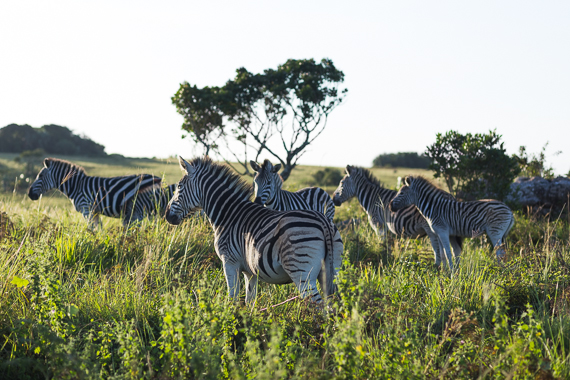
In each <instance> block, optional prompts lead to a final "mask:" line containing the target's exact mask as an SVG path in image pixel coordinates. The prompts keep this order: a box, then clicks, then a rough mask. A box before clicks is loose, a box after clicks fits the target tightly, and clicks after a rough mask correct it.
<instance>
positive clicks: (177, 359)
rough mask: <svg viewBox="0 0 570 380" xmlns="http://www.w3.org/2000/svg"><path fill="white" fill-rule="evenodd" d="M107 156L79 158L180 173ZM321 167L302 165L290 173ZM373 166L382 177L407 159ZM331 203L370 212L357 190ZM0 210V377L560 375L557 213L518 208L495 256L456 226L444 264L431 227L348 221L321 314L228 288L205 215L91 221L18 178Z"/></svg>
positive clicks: (562, 235)
mask: <svg viewBox="0 0 570 380" xmlns="http://www.w3.org/2000/svg"><path fill="white" fill-rule="evenodd" d="M12 159H13V157H12V158H11V157H9V156H6V155H2V156H0V161H4V163H5V165H8V164H12V163H11V161H10V160H12ZM69 159H72V160H73V158H69ZM106 160H107V159H100V160H82V159H75V160H74V161H76V162H78V163H80V164H81V165H83V166H84V167H85V168H86V170H87V173H88V174H91V175H106V176H111V175H123V174H131V173H136V172H142V171H145V172H151V173H153V174H156V175H164V177H165V179H166V181H167V182H168V183H170V182H175V181H177V180H178V179H179V178H180V176H181V174H180V171H179V168H178V164H177V163H176V162H174V160H170V162H169V161H168V160H141V159H136V160H135V159H125V160H121V162H119V161H114V160H111V159H109V160H108V161H106ZM317 169H318V168H314V167H312V168H311V167H301V168H300V169H299V170H298V171H294V172H293V173H294V174H293V175H292V177H291V179H290V180H289V181H287V186H290V187H292V188H294V187H301V186H304V185H307V184H309V183H308V181H310V174H311V173H312V172H314V170H317ZM400 172H402V173H401V174H400ZM375 173H376V174H377V175H378V176H379V177H380V179H381V180H382V181H383V182H385V183H387V184H390V183H392V184H395V179H396V177H397V176H398V175H403V174H408V173H407V170H404V169H397V172H396V173H394V170H393V169H392V170H387V169H383V170H377V171H376V172H375ZM424 174H425V175H427V174H428V173H425V172H424ZM304 181H306V182H304ZM392 186H393V185H391V186H390V187H392ZM337 211H338V212H337V214H338V218H339V219H344V218H347V217H354V218H361V219H365V215H364V214H363V212H362V210H361V209H360V207H359V205H358V203H357V202H351V203H349V204H345V205H343V206H342V207H341V208H340V209H338V210H337ZM0 212H1V217H0V288H1V292H2V296H1V297H0V300H1V302H2V305H1V307H0V331H1V344H0V347H1V349H0V356H1V362H0V378H2V379H36V378H42V379H43V378H57V379H61V378H68V379H92V378H114V379H170V378H180V379H185V378H196V379H217V378H229V379H285V378H309V379H320V378H322V379H366V378H368V379H377V378H395V379H409V378H417V379H423V378H445V379H448V378H455V379H464V378H465V379H470V378H499V379H503V378H504V379H510V378H516V379H519V378H523V379H552V378H560V379H565V378H569V377H570V362H569V360H570V356H569V355H570V351H569V350H570V246H569V235H570V229H569V226H568V223H567V222H566V221H565V220H566V219H565V220H554V221H545V220H542V219H537V218H534V217H529V216H524V215H522V214H518V213H517V216H516V217H517V224H516V226H515V228H514V229H513V231H512V232H511V234H510V235H509V238H508V240H509V242H508V258H507V261H506V262H505V263H504V264H503V265H498V264H497V263H496V261H495V259H494V256H493V254H492V252H491V250H490V246H489V244H488V243H487V242H486V240H485V239H473V240H467V242H466V244H465V250H464V253H463V257H462V262H461V265H460V268H459V270H458V271H457V272H456V273H454V274H453V275H451V274H450V273H449V272H448V271H446V270H440V271H438V270H436V269H434V268H433V257H432V254H431V249H430V247H429V242H428V241H427V240H426V239H420V240H399V239H394V238H392V237H389V239H387V240H383V241H381V240H379V239H378V238H377V237H376V236H375V235H374V233H373V232H372V230H371V228H370V227H369V226H368V225H367V224H366V223H362V224H360V225H358V226H357V227H355V229H354V230H353V229H347V230H343V231H342V237H343V240H344V244H345V251H344V258H343V269H342V271H341V274H340V278H339V279H338V284H339V289H340V290H339V293H338V296H337V297H336V298H335V300H334V304H335V305H334V309H335V313H333V314H331V315H324V314H323V313H322V312H320V311H319V310H318V309H317V308H315V307H314V306H312V305H310V304H307V303H305V302H303V301H300V300H293V301H290V302H286V303H283V304H281V303H282V302H284V301H286V300H287V299H289V298H291V297H294V296H296V295H297V291H296V289H295V288H294V286H292V285H285V286H274V285H268V284H260V288H259V290H258V298H257V300H256V302H255V304H252V305H244V304H243V299H244V297H245V295H244V294H242V295H241V296H242V297H241V298H242V302H241V303H233V302H231V301H230V300H229V299H228V296H227V288H226V284H225V280H224V275H223V272H222V270H221V263H220V261H219V259H218V258H217V256H216V255H215V253H214V247H213V235H212V231H211V229H210V227H209V224H208V223H207V221H205V220H202V219H200V218H191V219H189V220H187V221H186V222H185V223H183V224H181V225H180V226H171V225H169V224H168V223H166V222H165V221H164V220H150V221H145V222H144V223H143V224H142V225H141V226H140V228H132V229H130V230H128V231H124V230H123V229H122V228H121V226H120V223H119V221H118V220H114V219H109V218H105V219H104V226H103V228H102V229H100V230H96V231H90V230H88V229H87V226H86V223H85V221H84V220H83V219H82V217H81V216H80V214H79V213H77V212H74V211H73V209H72V206H71V203H70V202H69V201H67V200H66V199H64V198H62V197H60V196H56V195H50V196H47V197H44V198H43V199H42V201H41V203H39V202H32V201H30V200H29V199H27V197H26V196H25V195H24V194H22V193H8V194H2V195H0ZM278 304H281V305H279V306H275V307H272V306H274V305H278ZM266 308H267V310H264V309H266Z"/></svg>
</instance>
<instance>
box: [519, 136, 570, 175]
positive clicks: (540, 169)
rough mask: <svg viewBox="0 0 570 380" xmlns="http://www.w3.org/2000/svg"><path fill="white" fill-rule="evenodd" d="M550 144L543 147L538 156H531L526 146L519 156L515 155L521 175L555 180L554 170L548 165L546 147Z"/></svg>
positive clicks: (520, 150)
mask: <svg viewBox="0 0 570 380" xmlns="http://www.w3.org/2000/svg"><path fill="white" fill-rule="evenodd" d="M547 146H548V142H547V143H546V144H544V146H543V147H542V151H541V152H540V153H539V154H538V155H536V154H532V155H529V154H528V153H527V151H526V147H525V146H521V147H520V148H519V154H518V155H515V156H514V157H515V158H516V160H517V162H518V164H519V167H520V169H521V174H522V175H523V176H525V177H536V176H539V177H543V178H546V179H552V178H554V169H553V168H552V166H548V165H547V164H546V155H545V153H546V147H547ZM560 153H562V152H556V153H554V155H558V154H560ZM569 174H570V173H569Z"/></svg>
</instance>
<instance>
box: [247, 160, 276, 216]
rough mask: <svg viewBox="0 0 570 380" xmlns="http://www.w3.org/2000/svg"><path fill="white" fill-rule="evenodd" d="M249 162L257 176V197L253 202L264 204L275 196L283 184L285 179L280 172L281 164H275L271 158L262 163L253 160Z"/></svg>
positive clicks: (254, 182)
mask: <svg viewBox="0 0 570 380" xmlns="http://www.w3.org/2000/svg"><path fill="white" fill-rule="evenodd" d="M249 163H250V165H251V167H252V169H253V170H254V171H255V176H254V177H253V187H254V191H255V199H254V201H253V202H254V203H257V204H259V205H262V206H263V205H265V204H266V203H267V202H268V201H270V200H271V199H273V198H274V197H275V194H276V193H277V191H278V190H279V189H281V186H282V185H283V179H282V178H281V176H280V175H279V173H278V172H279V169H281V164H277V165H275V166H273V165H272V164H271V162H270V161H269V160H265V161H263V164H262V165H259V164H258V163H257V162H255V161H253V160H252V161H250V162H249Z"/></svg>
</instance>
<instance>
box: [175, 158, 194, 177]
mask: <svg viewBox="0 0 570 380" xmlns="http://www.w3.org/2000/svg"><path fill="white" fill-rule="evenodd" d="M178 162H179V163H180V169H182V171H183V172H185V173H186V174H192V173H193V172H194V167H193V166H192V165H190V163H189V162H188V161H186V160H185V159H183V158H182V157H181V156H178Z"/></svg>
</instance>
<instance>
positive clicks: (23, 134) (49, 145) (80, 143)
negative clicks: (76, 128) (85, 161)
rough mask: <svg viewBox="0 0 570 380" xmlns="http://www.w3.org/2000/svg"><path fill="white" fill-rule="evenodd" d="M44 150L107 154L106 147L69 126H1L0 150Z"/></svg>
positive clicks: (63, 152) (64, 153)
mask: <svg viewBox="0 0 570 380" xmlns="http://www.w3.org/2000/svg"><path fill="white" fill-rule="evenodd" d="M38 149H40V150H43V151H44V152H46V153H48V154H62V155H81V156H105V155H106V153H105V147H104V146H103V145H101V144H97V143H96V142H94V141H92V140H91V139H90V138H88V137H86V136H78V135H76V134H74V133H73V132H71V130H70V129H69V128H66V127H62V126H59V125H54V124H50V125H44V126H43V127H40V128H33V127H31V126H29V125H27V124H24V125H18V124H10V125H7V126H5V127H4V128H0V152H2V153H22V152H25V151H35V150H38Z"/></svg>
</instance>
